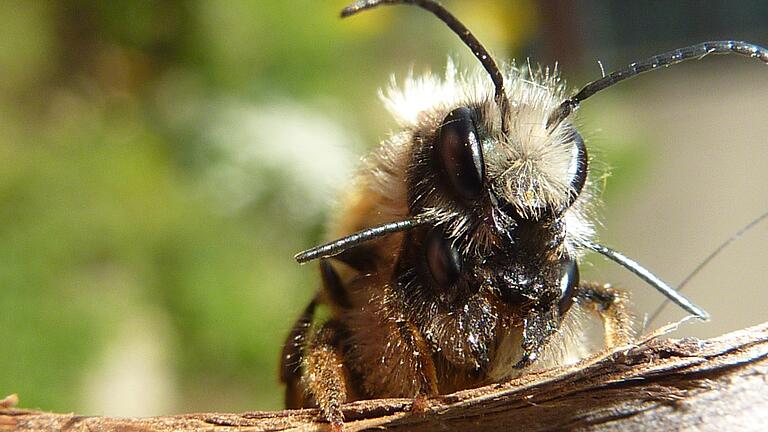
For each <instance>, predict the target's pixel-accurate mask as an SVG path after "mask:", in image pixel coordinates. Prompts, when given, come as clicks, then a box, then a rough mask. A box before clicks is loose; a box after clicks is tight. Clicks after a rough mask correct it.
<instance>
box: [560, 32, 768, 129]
mask: <svg viewBox="0 0 768 432" xmlns="http://www.w3.org/2000/svg"><path fill="white" fill-rule="evenodd" d="M710 54H738V55H742V56H746V57H753V58H756V59H758V60H760V61H762V62H763V63H768V49H765V48H763V47H761V46H759V45H755V44H751V43H749V42H743V41H732V40H725V41H711V42H702V43H700V44H697V45H691V46H688V47H685V48H679V49H676V50H674V51H669V52H666V53H664V54H659V55H656V56H653V57H651V58H649V59H646V60H645V61H642V62H640V63H632V64H630V65H629V66H627V67H625V68H624V69H620V70H617V71H616V72H613V73H611V74H609V75H606V76H604V77H602V78H600V79H599V80H596V81H592V82H591V83H589V84H587V85H585V86H584V88H582V89H581V90H579V92H578V93H576V95H574V96H573V97H572V98H570V99H566V100H565V101H564V102H563V103H561V104H560V106H558V107H557V108H556V109H555V110H554V111H553V112H552V114H550V115H549V119H548V120H547V129H549V130H553V129H554V128H555V127H557V125H559V124H560V122H562V121H563V120H565V119H566V117H568V116H569V115H570V114H571V113H572V112H573V110H575V109H576V108H578V107H579V104H580V103H581V102H583V101H584V100H585V99H587V98H589V97H590V96H592V95H594V94H595V93H597V92H599V91H600V90H604V89H606V88H608V87H610V86H612V85H614V84H616V83H618V82H621V81H624V80H625V79H628V78H632V77H634V76H637V75H640V74H642V73H645V72H648V71H652V70H656V69H658V68H660V67H662V66H663V67H669V66H672V65H673V64H677V63H682V62H684V61H688V60H700V59H702V58H704V57H706V56H708V55H710Z"/></svg>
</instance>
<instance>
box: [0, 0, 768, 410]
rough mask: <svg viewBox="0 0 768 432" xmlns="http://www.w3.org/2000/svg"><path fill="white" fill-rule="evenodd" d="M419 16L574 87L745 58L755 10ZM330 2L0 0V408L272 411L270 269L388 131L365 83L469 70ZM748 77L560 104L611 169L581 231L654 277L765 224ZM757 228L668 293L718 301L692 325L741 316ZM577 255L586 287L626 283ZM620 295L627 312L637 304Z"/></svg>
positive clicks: (673, 272) (283, 289)
mask: <svg viewBox="0 0 768 432" xmlns="http://www.w3.org/2000/svg"><path fill="white" fill-rule="evenodd" d="M445 3H446V4H447V5H448V6H449V8H450V9H451V10H453V11H454V13H455V14H456V15H457V16H459V17H460V18H461V19H462V20H463V21H464V22H465V23H466V24H467V25H468V26H469V27H470V28H472V29H474V30H475V32H476V35H477V36H478V38H479V39H480V40H482V41H484V42H485V43H486V44H487V45H488V46H489V48H490V49H491V50H492V51H493V52H494V53H496V55H497V56H498V57H499V58H501V59H504V58H511V57H515V58H518V59H525V58H526V57H528V56H530V57H531V59H532V61H536V62H541V63H543V64H548V65H551V64H553V63H554V61H555V60H558V61H559V62H560V65H561V68H562V69H563V70H564V75H565V76H566V78H568V80H569V82H571V83H572V84H574V85H578V84H581V83H585V82H587V81H588V80H591V79H594V78H596V77H598V76H599V68H598V66H597V63H596V61H597V60H602V61H603V64H604V65H605V67H606V69H607V70H609V71H610V70H612V69H615V68H617V67H619V66H623V65H624V64H626V63H628V62H630V61H633V60H638V59H641V58H644V57H647V56H649V55H652V54H657V53H659V52H661V51H665V50H668V49H671V48H676V47H678V46H682V45H685V44H690V43H694V42H699V41H702V40H708V39H716V38H725V37H730V38H744V39H749V40H753V41H754V42H757V43H763V44H765V43H768V34H767V32H766V27H765V25H764V23H765V22H766V18H768V5H766V4H765V2H762V1H745V2H737V3H739V6H740V7H734V6H733V2H726V1H713V2H704V3H708V4H707V6H706V7H704V6H702V3H701V2H675V3H670V2H648V3H646V2H632V3H629V2H623V1H599V0H593V1H586V0H584V1H576V2H570V1H551V2H534V1H531V0H521V1H513V2H506V1H490V0H482V1H480V0H473V1H458V0H456V1H446V2H445ZM345 4H346V1H336V0H333V1H330V0H329V1H318V0H295V1H285V0H283V1H267V0H252V1H246V0H232V1H221V2H214V1H204V0H199V1H178V0H173V1H164V2H150V1H116V2H92V1H60V2H45V1H39V2H36V1H10V0H9V1H4V2H0V397H2V396H4V395H5V394H10V393H18V394H19V395H20V398H21V401H22V405H23V406H25V407H35V408H41V409H45V410H54V411H76V412H78V413H82V414H111V415H152V414H167V413H172V412H188V411H215V410H220V411H245V410H255V409H274V408H279V407H280V406H281V403H282V392H281V389H280V387H279V385H278V382H277V373H276V370H277V361H278V354H279V350H280V346H281V344H282V341H283V338H284V336H285V334H286V333H287V331H288V329H289V327H290V325H291V323H292V321H293V320H294V319H295V317H296V316H297V315H298V313H299V311H300V310H301V309H302V308H303V307H304V306H305V304H306V302H307V301H308V299H309V298H310V297H311V296H312V293H313V291H314V290H315V289H316V286H317V279H316V275H315V269H314V266H312V265H308V266H304V267H300V266H298V265H297V264H295V262H294V261H293V259H292V256H293V254H294V253H295V252H297V251H299V250H301V249H302V248H306V247H308V246H311V245H312V244H314V243H316V242H317V241H320V240H322V239H323V232H324V231H323V227H324V223H325V222H326V220H327V219H328V217H329V214H330V213H331V212H332V211H333V208H334V207H333V205H334V199H335V196H336V195H337V192H338V190H339V189H340V188H343V187H344V185H345V184H346V183H347V182H348V179H349V178H350V176H351V172H352V170H353V169H354V166H355V164H356V161H357V160H358V158H359V157H360V156H361V155H363V154H365V152H366V150H367V149H369V148H371V147H372V146H374V145H375V144H376V143H377V142H378V141H379V140H380V139H382V138H383V137H385V136H386V134H387V131H388V130H390V129H391V128H392V127H394V123H393V122H392V120H391V119H390V118H389V117H388V114H387V113H386V112H385V111H384V109H383V107H382V106H381V104H380V103H379V101H378V99H377V97H376V90H377V89H378V88H380V87H381V86H383V85H385V84H386V83H387V82H388V81H387V80H388V79H389V77H390V75H391V74H395V76H397V77H400V78H402V77H404V76H405V75H406V74H407V72H408V71H409V69H411V68H413V70H414V71H415V72H416V73H419V72H422V71H425V70H430V69H431V70H435V71H442V70H443V68H444V65H445V60H446V57H447V56H448V55H449V54H450V55H454V56H455V57H458V58H459V59H460V62H461V64H464V65H469V66H471V67H474V65H475V64H474V60H473V59H472V58H471V55H470V54H469V52H468V50H467V49H466V48H465V47H463V46H461V45H460V44H459V43H458V40H457V39H456V37H455V36H454V35H452V34H451V33H450V32H448V31H447V30H446V29H445V28H444V27H443V26H442V25H441V24H440V23H438V22H437V21H436V20H435V19H433V18H432V17H430V16H429V15H428V14H426V13H424V12H422V11H417V10H415V9H408V8H403V7H397V8H383V9H381V10H378V11H376V12H371V13H366V14H363V15H360V16H358V17H355V18H353V19H350V20H347V21H343V22H342V21H341V20H340V19H339V18H338V12H339V10H340V9H341V7H343V6H344V5H345ZM752 63H754V62H750V61H748V60H744V59H717V60H710V59H707V60H706V61H705V62H701V64H696V65H690V66H687V65H686V66H681V67H679V68H677V69H671V70H670V71H669V72H666V71H665V72H660V73H657V74H655V75H653V76H652V77H651V76H649V77H648V78H645V79H641V80H637V81H636V82H632V83H627V84H622V85H621V86H617V87H616V88H615V89H613V90H612V91H609V92H606V93H605V94H604V95H601V96H599V97H598V96H596V97H595V98H594V100H592V101H591V103H588V104H585V106H584V108H583V110H582V119H583V120H582V123H584V125H585V129H586V130H588V131H589V132H586V133H585V135H586V136H587V138H588V139H591V141H590V145H591V148H592V152H593V153H594V154H595V155H596V157H598V158H599V159H600V160H602V162H603V164H604V165H607V166H611V167H613V171H614V173H615V175H614V176H613V177H612V178H611V179H610V180H609V182H608V184H609V187H608V189H607V190H606V192H605V194H604V196H603V198H604V200H605V201H606V202H607V206H606V208H605V210H604V211H603V216H604V218H605V220H606V221H607V222H606V226H605V229H603V230H601V238H603V239H606V241H609V243H610V244H612V245H614V246H616V247H619V248H625V249H624V250H625V251H626V252H627V253H628V254H630V255H632V256H634V257H635V258H637V259H638V260H639V261H641V262H643V263H645V264H647V265H648V266H649V267H650V268H652V269H654V270H657V271H658V272H659V273H660V274H661V275H662V276H665V277H669V279H670V281H671V282H673V283H674V282H677V281H679V280H680V279H682V277H683V276H684V275H685V274H686V273H687V271H688V270H690V269H691V268H692V267H693V266H694V265H695V264H697V263H698V262H700V261H701V259H702V258H703V257H704V256H706V254H707V253H708V252H709V251H711V250H712V249H713V248H714V247H715V246H716V245H717V244H718V243H719V242H720V241H722V240H723V239H724V238H726V237H727V236H729V235H730V234H732V233H734V232H735V231H736V229H737V228H738V227H739V226H741V225H743V224H744V223H746V222H747V221H748V220H750V219H751V218H752V217H754V216H755V215H756V214H758V213H759V212H762V211H765V210H767V209H768V199H766V198H768V188H767V187H766V184H768V180H767V179H766V177H765V171H766V170H765V168H764V167H765V165H766V162H768V151H766V146H765V144H766V138H765V137H766V136H768V129H766V128H767V127H766V126H765V125H766V123H768V122H766V118H767V117H768V112H766V109H765V101H766V100H767V99H768V91H767V90H766V89H768V69H766V68H765V67H762V68H761V67H759V66H760V65H756V64H752ZM724 78H725V79H724ZM750 116H752V117H750ZM718 133H720V134H724V135H722V138H720V137H719V136H718V135H717V134H718ZM654 144H655V146H654ZM686 146H687V147H686ZM729 156H732V157H731V158H730V159H729V158H728V157H729ZM729 161H730V162H729ZM697 163H701V165H697ZM714 168H717V169H714ZM665 173H666V174H665ZM665 175H666V177H665ZM718 175H720V177H718ZM708 180H709V181H710V183H707V181H708ZM731 180H732V181H734V182H735V183H733V184H731V183H727V182H728V181H731ZM686 181H688V182H691V185H690V186H689V185H688V183H685V182H686ZM654 188H655V189H654ZM695 191H700V193H699V192H695ZM713 191H714V192H713ZM713 193H714V195H712V194H713ZM718 194H719V195H718ZM686 199H687V200H689V201H686ZM665 203H666V204H665ZM672 207H675V209H676V210H679V212H677V213H675V214H674V215H673V214H672V213H671V210H669V211H668V209H671V208H672ZM712 212H714V213H715V217H716V218H719V219H706V218H705V217H704V216H705V213H706V214H709V213H712ZM676 215H677V216H676ZM675 221H677V223H678V225H674V223H673V222H675ZM662 228H663V230H662ZM766 232H768V230H764V229H763V230H762V231H756V232H754V233H753V234H751V238H752V239H756V240H753V243H754V246H755V248H754V249H735V250H734V251H733V253H732V254H731V256H732V257H733V259H732V262H730V263H729V262H728V261H724V262H721V263H720V264H713V267H719V268H721V273H722V276H721V277H722V279H721V280H719V281H715V282H713V283H712V284H711V287H712V288H711V289H709V290H708V289H707V288H706V287H705V286H703V285H704V284H703V283H702V284H701V286H699V287H697V288H695V290H694V289H693V288H689V289H690V290H691V291H690V293H689V294H690V295H691V296H692V297H693V298H695V299H697V300H700V302H701V303H702V305H703V306H705V307H707V308H710V309H712V308H713V307H717V306H718V305H720V304H724V303H725V304H737V305H740V307H742V309H738V308H736V309H734V310H731V311H730V312H728V311H724V312H722V313H721V315H720V316H725V318H724V319H722V320H720V322H721V323H723V322H725V324H724V325H720V326H718V327H713V328H711V330H709V333H713V334H714V333H717V332H719V331H721V330H725V329H729V328H732V327H733V328H735V327H736V326H739V325H746V324H748V323H750V322H752V323H756V322H759V321H760V320H761V318H764V317H765V312H763V311H764V310H765V309H764V306H765V304H766V302H765V297H756V296H759V295H760V293H761V292H762V291H765V290H760V289H759V283H761V282H762V281H763V278H762V277H761V276H762V275H760V272H759V271H758V270H759V269H760V267H761V266H764V263H765V259H766V258H768V256H766V248H765V247H764V246H763V244H764V242H762V241H761V239H764V238H765V236H766ZM748 241H749V240H747V242H748ZM750 260H751V261H750ZM594 261H595V266H594V267H589V268H588V269H587V272H588V274H591V275H593V277H595V278H599V279H602V280H617V281H619V282H620V283H621V284H623V285H629V286H632V287H637V286H638V285H641V284H640V283H639V282H637V281H636V280H634V279H632V277H631V276H627V275H625V274H623V273H622V272H621V271H617V270H616V269H613V268H604V267H603V266H602V262H600V260H599V259H598V260H594ZM737 265H738V266H740V267H739V271H738V272H735V271H734V270H733V269H734V268H735V267H734V266H737ZM750 271H751V273H750ZM734 273H739V274H742V275H746V276H745V277H751V279H746V280H744V281H739V282H734V281H733V279H732V278H733V276H734ZM713 278H714V276H712V275H709V276H708V277H706V278H705V279H707V280H711V279H713ZM624 281H626V282H624ZM762 283H763V286H764V285H765V284H764V282H762ZM728 284H732V285H728ZM731 286H733V287H735V288H733V289H731ZM724 287H725V288H724ZM741 287H753V288H756V290H755V291H754V292H752V291H750V292H749V293H747V292H746V291H740V289H741ZM633 292H634V293H636V294H635V295H636V297H639V298H640V299H641V300H639V301H637V303H638V304H639V306H640V307H641V313H642V312H649V311H650V310H652V309H653V307H655V306H656V305H658V303H659V297H658V296H657V295H655V294H653V293H652V292H651V291H650V290H647V289H646V288H645V287H643V288H634V291H633ZM707 293H709V294H707ZM646 297H647V300H642V299H644V298H646ZM744 298H747V299H749V301H748V302H744V301H741V299H744ZM745 304H746V305H745ZM744 307H746V308H750V307H752V308H753V309H747V310H746V311H745V309H743V308H744ZM679 315H680V313H679V312H678V311H674V310H673V311H670V317H675V316H679ZM715 316H716V317H717V316H718V315H715ZM704 333H707V331H704Z"/></svg>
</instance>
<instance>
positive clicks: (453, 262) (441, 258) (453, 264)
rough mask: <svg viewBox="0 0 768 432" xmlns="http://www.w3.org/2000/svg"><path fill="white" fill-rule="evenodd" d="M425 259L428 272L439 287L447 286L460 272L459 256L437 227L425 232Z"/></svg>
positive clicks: (451, 283) (454, 280)
mask: <svg viewBox="0 0 768 432" xmlns="http://www.w3.org/2000/svg"><path fill="white" fill-rule="evenodd" d="M424 249H425V251H426V257H425V258H426V261H427V268H429V273H430V274H431V275H432V279H433V280H434V281H435V283H436V284H437V285H438V286H439V287H441V288H445V287H449V286H451V285H453V283H454V282H456V280H457V279H458V278H459V276H460V274H461V258H460V257H459V251H458V250H456V247H455V246H454V245H453V244H452V243H451V242H450V241H449V240H448V239H447V238H446V237H445V234H444V233H443V232H442V231H441V230H440V229H437V228H434V229H432V231H430V232H429V234H427V239H426V242H425V248H424Z"/></svg>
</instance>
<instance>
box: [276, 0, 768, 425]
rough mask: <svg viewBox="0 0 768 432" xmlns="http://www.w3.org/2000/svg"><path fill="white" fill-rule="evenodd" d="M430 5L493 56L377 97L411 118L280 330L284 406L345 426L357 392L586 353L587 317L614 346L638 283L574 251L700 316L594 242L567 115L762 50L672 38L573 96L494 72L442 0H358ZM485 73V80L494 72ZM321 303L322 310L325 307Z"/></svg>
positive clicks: (531, 77) (399, 389) (539, 364)
mask: <svg viewBox="0 0 768 432" xmlns="http://www.w3.org/2000/svg"><path fill="white" fill-rule="evenodd" d="M393 4H410V5H415V6H418V7H421V8H423V9H426V10H427V11H429V12H431V13H433V14H434V15H435V16H436V17H437V18H438V19H440V20H441V21H442V22H444V23H445V24H446V25H447V26H448V27H449V28H450V29H451V30H452V31H453V32H455V33H456V35H458V37H459V38H460V39H461V40H462V41H463V42H464V44H466V45H467V46H468V47H469V48H470V49H471V50H472V52H473V53H474V55H475V57H476V58H477V59H478V60H479V62H480V64H481V65H482V67H483V69H480V68H478V70H476V71H474V72H468V73H463V72H459V71H458V70H457V68H456V67H455V66H454V65H453V64H452V63H451V62H450V61H449V63H448V66H447V70H446V73H445V76H444V77H442V78H441V77H436V76H433V75H426V76H422V77H419V78H410V79H408V80H407V81H406V82H405V84H404V88H403V89H402V90H399V89H397V88H394V87H392V88H390V89H389V90H388V91H386V92H385V93H384V96H385V97H384V101H385V104H386V105H387V108H388V109H389V111H391V113H392V114H393V115H394V116H395V118H396V119H397V121H398V122H399V124H400V126H401V129H400V130H399V131H398V132H396V133H394V134H393V135H392V136H391V137H390V138H389V139H387V140H385V141H384V142H382V143H381V145H380V146H379V147H378V148H377V149H375V150H374V151H373V152H372V153H371V154H370V155H369V156H368V157H367V158H366V159H365V160H364V163H363V166H362V168H361V169H360V170H359V172H358V176H357V179H356V182H355V184H354V186H353V187H352V193H350V194H349V196H347V197H346V199H345V200H344V201H343V202H344V205H343V207H342V208H343V211H342V213H341V217H340V219H339V221H338V224H337V227H336V228H335V230H334V231H333V233H332V236H333V238H335V239H336V240H333V241H331V242H329V243H326V244H324V245H321V246H317V247H315V248H312V249H309V250H307V251H305V252H302V253H300V254H298V255H296V259H297V261H299V262H300V263H305V262H308V261H311V260H314V259H319V263H320V275H321V279H322V288H321V290H320V292H319V293H318V294H317V295H316V296H315V298H314V299H313V300H312V301H311V302H310V304H309V305H308V306H307V307H306V309H305V310H304V312H303V313H302V315H301V316H300V318H299V319H298V321H297V322H296V324H295V326H294V328H293V330H292V331H291V333H290V335H289V336H288V339H287V341H286V343H285V346H284V349H283V353H282V361H281V371H280V373H281V380H282V381H283V382H284V383H285V384H286V386H287V390H286V405H287V406H288V407H289V408H298V407H309V406H319V408H320V409H321V411H322V413H323V415H324V417H325V419H326V420H328V421H329V422H330V423H331V424H332V425H333V426H334V427H335V428H337V429H338V428H340V427H341V425H342V424H343V420H344V419H343V416H342V411H341V408H340V407H341V405H342V404H343V403H345V402H348V401H354V400H360V399H368V398H381V397H412V398H414V408H415V409H418V408H419V406H423V405H424V402H425V398H428V397H430V396H435V395H438V394H445V393H450V392H454V391H457V390H461V389H466V388H472V387H477V386H482V385H485V384H489V383H494V382H499V381H502V380H508V379H510V378H514V377H517V376H520V375H521V374H525V373H527V372H529V371H531V370H533V369H544V368H551V367H554V366H558V365H564V364H568V363H571V362H574V361H577V360H579V359H581V358H583V357H584V356H586V355H587V353H586V352H585V348H584V343H583V338H582V333H583V332H582V331H581V328H580V322H582V321H583V318H584V316H585V315H586V314H589V313H591V314H594V315H596V316H598V317H600V318H601V319H602V322H603V327H604V333H605V345H607V346H609V347H610V346H614V345H616V344H620V343H624V342H627V341H629V340H630V339H631V338H632V337H633V331H634V329H633V323H634V320H633V318H632V315H631V313H630V312H629V310H628V308H627V295H626V294H625V293H624V292H623V291H620V290H617V289H614V288H612V287H611V286H610V285H607V284H600V283H590V282H583V281H581V280H580V277H579V261H580V259H581V258H582V256H583V254H584V253H585V252H588V251H594V252H598V253H600V254H602V255H604V256H605V257H607V258H609V259H611V260H613V261H615V262H616V263H618V264H620V265H622V266H623V267H625V268H627V269H628V270H629V271H631V272H633V273H635V274H636V275H638V276H639V277H640V278H642V279H643V280H645V281H646V282H648V283H649V284H650V285H652V286H653V287H655V288H656V289H657V290H659V291H660V292H661V293H662V294H664V295H665V296H667V297H668V298H669V299H670V300H672V301H673V302H675V303H676V304H678V305H679V306H680V307H682V308H683V309H685V310H686V311H687V312H689V313H691V314H693V315H694V316H696V317H699V318H701V319H707V318H708V315H707V313H706V312H705V311H704V310H702V309H701V308H699V307H697V306H696V305H694V304H693V303H691V302H690V301H689V300H687V299H686V298H685V297H683V296H682V295H680V294H679V293H678V292H676V291H675V290H674V289H673V288H671V287H670V286H669V285H668V284H666V283H665V282H663V281H662V280H661V279H659V278H658V277H656V276H654V275H653V274H652V273H651V272H649V271H648V270H646V269H645V268H643V267H642V266H640V265H639V264H637V263H636V262H634V261H632V260H631V259H629V258H627V257H625V256H624V255H622V254H621V253H619V252H617V251H614V250H612V249H609V248H607V247H605V246H603V245H600V244H598V243H596V242H595V241H594V240H593V237H594V234H595V233H594V229H593V222H592V217H591V215H590V206H591V204H592V203H594V201H595V200H594V198H593V197H594V196H595V191H596V188H597V186H598V185H597V184H596V182H593V181H591V179H590V177H589V169H588V167H589V158H588V155H587V147H586V145H585V142H584V139H583V138H582V134H581V133H579V131H578V130H577V129H576V127H575V126H574V124H573V123H572V122H571V120H569V119H571V117H572V114H573V112H574V111H575V110H576V109H577V108H578V107H579V104H580V103H582V102H583V101H584V100H586V99H587V98H589V97H590V96H592V95H594V94H595V93H597V92H599V91H601V90H603V89H606V88H608V87H610V86H612V85H614V84H616V83H618V82H620V81H623V80H625V79H628V78H632V77H634V76H636V75H639V74H641V73H644V72H648V71H651V70H655V69H660V68H662V67H667V66H671V65H673V64H676V63H680V62H684V61H687V60H691V59H700V58H702V57H704V56H706V55H709V54H738V55H742V56H747V57H754V58H757V59H759V60H761V61H763V62H766V63H768V50H766V49H764V48H762V47H759V46H756V45H753V44H750V43H746V42H740V41H714V42H704V43H701V44H697V45H693V46H689V47H685V48H681V49H677V50H674V51H670V52H667V53H664V54H660V55H657V56H654V57H651V58H649V59H647V60H645V61H642V62H639V63H632V64H631V65H629V66H628V67H626V68H624V69H621V70H618V71H616V72H613V73H611V74H608V75H605V76H603V77H602V78H600V79H598V80H596V81H594V82H591V83H589V84H587V85H586V86H585V87H583V88H582V89H581V90H579V91H578V92H576V93H575V94H574V95H573V96H571V97H568V96H567V93H568V92H567V90H566V88H565V85H564V84H563V83H562V81H561V80H560V77H559V74H558V72H557V71H556V70H550V69H547V68H532V67H529V66H528V67H518V66H515V65H514V64H510V65H505V66H503V67H501V68H500V67H499V66H498V65H497V63H496V62H495V61H494V59H493V58H492V57H491V55H490V54H489V53H488V51H487V50H486V49H485V48H484V47H483V45H482V44H480V42H479V41H478V40H477V39H476V38H475V37H474V36H473V35H472V33H471V32H470V31H469V30H468V29H467V28H466V27H465V26H464V25H463V24H462V23H461V22H460V21H459V20H458V19H457V18H456V17H454V16H453V15H452V14H451V13H450V12H448V11H447V10H446V9H445V8H443V7H442V6H441V5H440V4H439V3H437V2H436V1H433V0H360V1H357V2H356V3H354V4H352V5H351V6H349V7H347V8H345V9H344V10H343V11H342V13H341V15H342V17H348V16H351V15H354V14H356V13H358V12H361V11H364V10H367V9H371V8H375V7H377V6H380V5H393ZM489 78H490V80H489ZM320 307H323V308H327V309H328V312H327V313H325V316H327V318H326V319H320V318H318V317H316V316H315V315H316V312H317V310H318V308H320Z"/></svg>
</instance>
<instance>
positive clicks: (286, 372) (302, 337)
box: [280, 299, 317, 408]
mask: <svg viewBox="0 0 768 432" xmlns="http://www.w3.org/2000/svg"><path fill="white" fill-rule="evenodd" d="M316 306H317V299H313V300H312V301H311V302H309V304H308V305H307V307H306V308H304V312H302V314H301V316H299V319H297V320H296V323H295V324H293V328H292V329H291V332H290V333H289V334H288V338H287V339H286V340H285V344H283V352H282V354H281V356H280V381H282V382H284V383H285V384H286V389H285V407H286V408H301V407H303V406H304V405H305V403H304V391H303V390H302V388H301V385H300V380H301V363H302V358H303V352H304V346H305V345H306V343H307V334H308V333H309V329H310V328H311V326H312V317H313V316H314V314H315V307H316Z"/></svg>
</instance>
